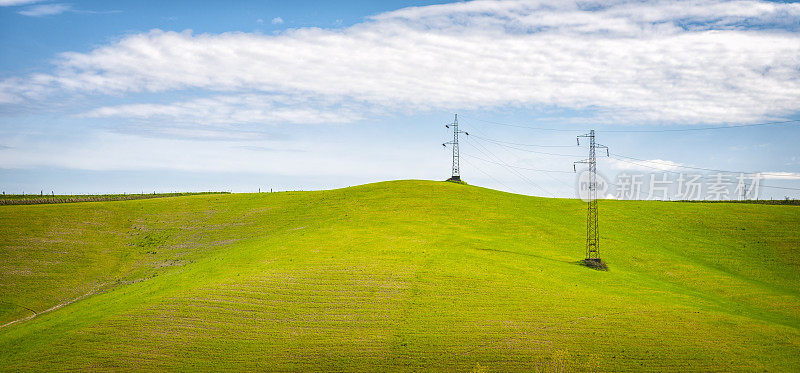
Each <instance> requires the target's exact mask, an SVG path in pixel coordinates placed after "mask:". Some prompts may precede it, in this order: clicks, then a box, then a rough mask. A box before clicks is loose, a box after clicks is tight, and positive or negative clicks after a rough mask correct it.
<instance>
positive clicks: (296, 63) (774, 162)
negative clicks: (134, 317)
mask: <svg viewBox="0 0 800 373" xmlns="http://www.w3.org/2000/svg"><path fill="white" fill-rule="evenodd" d="M443 3H444V4H443ZM437 4H439V5H437ZM798 24H800V5H798V4H797V3H783V2H763V1H737V2H726V1H707V2H681V1H657V2H656V1H654V2H624V1H599V2H598V1H594V2H591V3H588V2H578V3H571V2H564V1H520V2H516V1H506V2H502V1H479V2H459V3H449V4H448V3H446V2H423V1H419V2H416V1H413V2H412V1H381V2H375V1H350V2H339V3H337V2H330V1H294V2H284V1H259V2H244V1H243V2H236V4H235V5H231V4H228V3H226V2H181V1H173V2H155V1H153V2H150V1H138V2H125V1H119V2H101V1H74V2H68V3H67V2H57V1H25V0H0V56H2V58H0V188H1V189H2V190H4V191H6V192H7V193H20V192H23V191H25V192H26V193H31V192H34V193H38V192H39V191H40V190H45V191H55V193H116V192H128V193H134V192H141V191H150V192H152V191H196V190H231V191H237V192H250V191H256V190H258V188H261V189H262V190H269V189H270V188H272V189H274V190H309V189H320V188H334V187H342V186H348V185H357V184H361V183H366V182H372V181H379V180H391V179H409V178H417V179H434V180H441V179H445V178H447V177H448V176H449V171H450V153H449V150H448V149H446V148H443V147H442V146H441V143H442V142H445V141H448V140H449V138H450V137H451V136H452V135H451V134H449V133H448V129H447V128H445V127H444V124H445V123H448V122H450V121H452V116H453V113H459V115H460V119H461V120H460V124H461V126H462V128H463V129H464V130H466V131H468V132H470V135H471V136H469V137H467V138H466V139H464V140H463V143H462V146H461V150H462V154H463V157H462V165H461V168H462V171H461V173H462V177H463V178H464V179H465V180H466V181H467V182H469V183H471V184H476V185H481V186H486V187H490V188H496V189H502V190H508V191H513V192H517V193H523V194H531V195H540V196H558V197H574V196H575V183H576V175H577V174H576V173H573V172H572V171H573V167H572V164H573V162H574V161H577V160H581V159H582V158H585V157H586V152H587V150H586V148H585V147H578V146H576V145H575V137H576V135H580V134H583V133H585V132H586V131H588V130H589V129H596V130H597V131H598V141H599V142H600V143H602V144H605V145H608V146H609V147H610V149H611V153H612V157H609V158H601V159H600V160H599V166H598V167H599V169H600V171H601V173H602V174H603V175H604V176H605V177H606V178H607V179H608V180H610V181H611V182H612V183H613V182H614V180H616V179H617V177H618V176H619V175H620V174H625V173H659V174H660V172H661V171H662V170H663V171H666V172H667V173H668V176H669V177H670V178H676V177H678V175H679V174H680V173H697V172H700V173H703V174H704V175H705V177H710V176H709V174H710V173H717V172H715V171H710V170H723V171H746V172H761V173H762V174H761V175H762V176H761V178H762V180H761V181H760V183H761V185H762V186H769V187H765V188H761V190H760V197H761V198H783V197H784V196H792V197H795V198H797V197H800V159H799V158H800V154H798V153H800V152H798V150H797V149H798V148H797V145H796V142H797V139H800V123H797V122H792V123H777V124H773V125H763V126H761V125H759V126H746V127H736V126H739V125H745V124H759V123H767V122H783V121H787V120H796V119H800V100H798V99H797V98H798V97H800V36H799V35H798ZM707 127H730V128H721V129H711V130H702V128H707ZM675 130H679V131H675ZM646 131H651V132H646ZM626 157H628V158H626ZM735 175H736V174H735V173H731V174H730V175H729V176H731V177H734V176H735ZM644 176H645V178H647V177H649V174H645V175H644ZM645 181H646V180H645ZM611 194H613V193H612V192H609V196H610V195H611Z"/></svg>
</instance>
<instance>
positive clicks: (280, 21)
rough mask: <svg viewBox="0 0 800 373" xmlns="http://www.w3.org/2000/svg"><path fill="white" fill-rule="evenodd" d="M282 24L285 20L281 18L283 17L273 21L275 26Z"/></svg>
mask: <svg viewBox="0 0 800 373" xmlns="http://www.w3.org/2000/svg"><path fill="white" fill-rule="evenodd" d="M281 23H283V18H281V17H275V18H273V19H272V24H273V25H280V24H281Z"/></svg>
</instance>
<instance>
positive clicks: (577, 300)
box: [0, 181, 800, 371]
mask: <svg viewBox="0 0 800 373" xmlns="http://www.w3.org/2000/svg"><path fill="white" fill-rule="evenodd" d="M600 209H601V214H600V219H601V220H600V224H601V234H602V237H603V242H602V246H601V253H602V257H603V259H604V260H605V261H606V262H607V263H608V266H609V269H610V270H609V271H596V270H593V269H590V268H586V267H584V266H579V265H575V264H574V263H575V261H577V260H579V259H582V256H583V252H584V248H583V244H584V240H585V239H584V229H585V220H584V216H585V215H584V214H585V211H586V205H585V204H584V203H582V202H580V201H575V200H560V199H545V198H534V197H525V196H519V195H513V194H508V193H501V192H497V191H492V190H487V189H482V188H478V187H471V186H466V185H459V184H455V183H445V182H424V181H402V182H387V183H378V184H371V185H365V186H360V187H354V188H346V189H340V190H333V191H321V192H287V193H274V194H232V195H202V196H189V197H184V198H162V199H151V200H141V201H130V202H104V203H95V204H70V205H41V206H7V207H4V208H2V209H0V225H1V226H2V227H3V230H2V231H1V232H0V316H1V317H2V320H3V323H5V322H9V321H12V320H16V319H19V318H24V317H28V316H30V315H31V311H30V310H34V311H35V312H38V313H39V314H38V316H36V317H33V318H31V319H29V320H27V321H23V322H19V323H16V324H13V325H10V326H6V327H3V328H0V367H2V368H3V369H4V370H36V371H40V370H98V369H99V370H132V369H135V370H164V369H167V370H222V369H237V370H268V371H275V370H301V371H308V370H335V371H365V370H369V371H374V370H392V371H396V370H430V369H436V370H448V371H468V370H473V369H476V368H477V369H479V370H480V369H484V368H486V369H488V370H490V371H514V370H521V371H535V370H546V371H551V370H553V371H556V370H560V371H564V370H569V371H572V370H592V369H593V370H599V371H619V370H629V371H641V370H655V371H687V370H690V371H732V370H762V371H763V370H767V371H791V370H795V369H796V368H797V367H798V366H800V290H798V289H800V261H798V260H797V256H798V251H800V230H798V229H797V227H798V226H800V209H797V208H795V207H790V206H767V205H751V204H706V203H691V204H689V203H686V204H681V203H657V202H646V201H600ZM87 294H89V295H88V296H87ZM84 296H85V297H84ZM81 297H84V298H81ZM75 299H80V300H78V301H75V302H74V303H72V304H68V305H66V306H63V307H61V308H58V309H56V310H53V311H50V312H44V313H42V311H43V310H47V309H50V308H52V307H54V306H57V305H60V304H65V303H69V302H71V301H73V300H75Z"/></svg>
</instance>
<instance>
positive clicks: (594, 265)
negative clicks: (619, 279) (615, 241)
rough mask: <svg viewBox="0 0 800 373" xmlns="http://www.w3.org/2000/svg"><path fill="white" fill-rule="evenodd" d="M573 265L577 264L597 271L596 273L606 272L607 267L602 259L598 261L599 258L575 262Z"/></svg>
mask: <svg viewBox="0 0 800 373" xmlns="http://www.w3.org/2000/svg"><path fill="white" fill-rule="evenodd" d="M575 264H579V265H582V266H584V267H589V268H591V269H594V270H598V271H608V265H607V264H606V262H604V261H603V259H600V258H591V259H584V260H581V261H578V262H575Z"/></svg>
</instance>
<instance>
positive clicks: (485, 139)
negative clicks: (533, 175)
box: [473, 135, 575, 148]
mask: <svg viewBox="0 0 800 373" xmlns="http://www.w3.org/2000/svg"><path fill="white" fill-rule="evenodd" d="M473 137H476V138H479V139H481V140H484V141H489V142H494V143H499V144H508V145H518V146H531V147H537V148H574V147H575V145H537V144H523V143H518V142H509V141H501V140H495V139H490V138H486V137H482V136H478V135H473Z"/></svg>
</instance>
